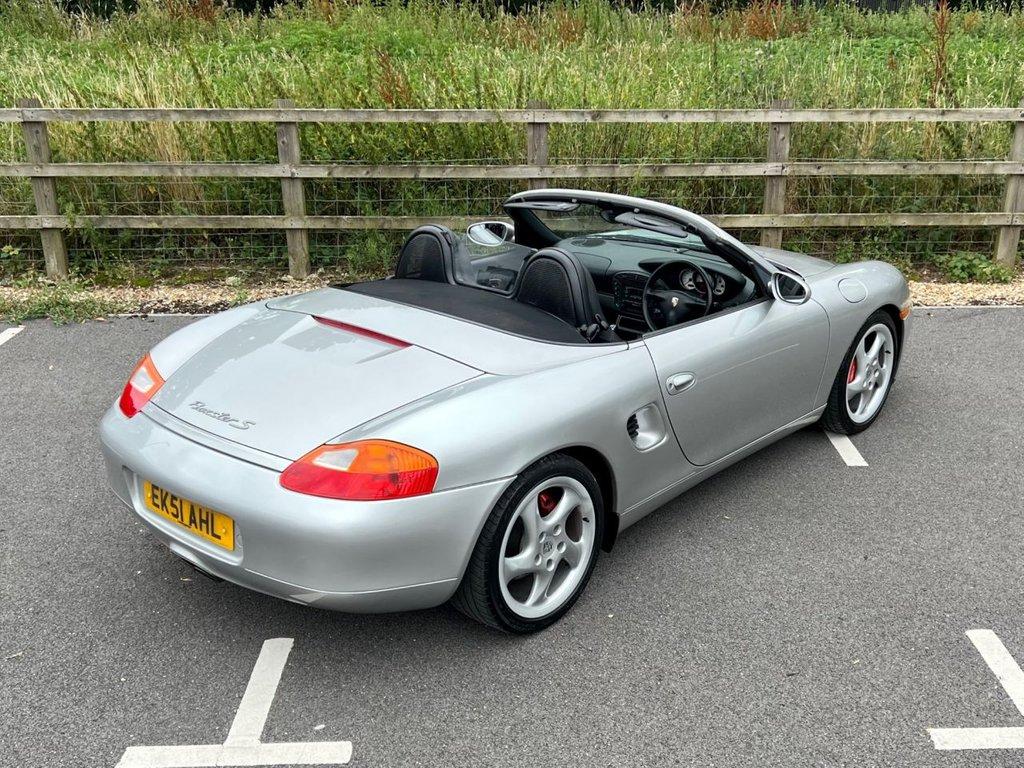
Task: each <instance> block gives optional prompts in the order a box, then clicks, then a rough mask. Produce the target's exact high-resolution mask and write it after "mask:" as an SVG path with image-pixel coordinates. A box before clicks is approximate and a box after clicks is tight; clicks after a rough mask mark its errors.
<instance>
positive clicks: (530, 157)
mask: <svg viewBox="0 0 1024 768" xmlns="http://www.w3.org/2000/svg"><path fill="white" fill-rule="evenodd" d="M526 107H527V109H547V108H548V103H547V102H546V101H537V100H535V99H531V100H530V101H529V102H527V104H526ZM526 162H527V164H529V165H547V164H548V124H547V123H527V124H526ZM529 183H530V189H543V188H544V187H546V186H548V181H547V179H543V178H536V179H530V182H529Z"/></svg>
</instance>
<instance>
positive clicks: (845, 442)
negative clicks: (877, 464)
mask: <svg viewBox="0 0 1024 768" xmlns="http://www.w3.org/2000/svg"><path fill="white" fill-rule="evenodd" d="M825 434H826V435H828V439H829V442H831V443H832V447H834V448H835V449H836V451H837V452H838V453H839V456H840V458H841V459H842V460H843V461H845V462H846V466H848V467H866V466H867V465H868V463H867V462H866V461H864V457H863V456H861V455H860V451H858V450H857V446H855V445H854V444H853V442H852V441H851V440H850V438H848V437H847V436H846V435H837V434H836V433H835V432H826V433H825Z"/></svg>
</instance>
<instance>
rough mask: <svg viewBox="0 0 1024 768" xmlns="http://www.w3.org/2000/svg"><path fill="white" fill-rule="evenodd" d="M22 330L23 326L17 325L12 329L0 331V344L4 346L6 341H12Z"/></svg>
mask: <svg viewBox="0 0 1024 768" xmlns="http://www.w3.org/2000/svg"><path fill="white" fill-rule="evenodd" d="M24 330H25V326H24V325H19V326H16V327H14V328H5V329H4V330H2V331H0V344H6V343H7V342H8V341H10V340H11V339H13V338H14V337H15V336H17V335H18V334H19V333H21V332H22V331H24Z"/></svg>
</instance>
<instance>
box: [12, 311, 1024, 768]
mask: <svg viewBox="0 0 1024 768" xmlns="http://www.w3.org/2000/svg"><path fill="white" fill-rule="evenodd" d="M188 322H190V318H175V317H164V318H151V319H146V320H143V319H119V320H113V321H110V322H102V323H101V322H91V323H86V324H84V325H72V326H64V327H56V326H54V325H53V324H52V323H50V322H48V321H38V322H32V323H28V324H27V325H26V327H25V328H24V330H23V331H22V332H20V333H18V334H17V335H13V336H11V335H10V334H8V338H7V339H6V342H5V343H3V344H2V345H0V765H2V766H5V767H6V766H11V767H18V768H20V767H21V766H46V767H47V768H49V767H51V766H74V767H75V768H80V767H81V766H96V767H98V768H113V766H114V765H115V764H116V763H117V762H118V760H119V759H121V756H122V754H123V753H124V751H125V749H126V748H127V747H130V746H137V745H202V744H222V743H223V742H224V740H225V738H226V736H227V734H228V729H229V727H230V726H231V724H232V720H233V718H234V717H235V713H236V709H237V708H238V707H239V702H240V700H241V699H242V694H243V691H244V690H245V688H246V684H247V681H248V680H249V676H250V673H251V672H252V671H253V665H254V663H255V662H256V659H257V656H258V655H259V654H260V650H261V647H262V645H263V643H264V641H265V640H267V639H270V638H294V646H293V649H292V651H291V655H290V657H288V660H287V664H286V666H285V668H284V671H283V675H282V676H281V680H280V685H279V687H278V688H277V691H276V695H273V693H271V696H272V706H270V710H269V717H268V719H267V722H266V727H265V730H264V731H263V740H264V741H265V742H307V741H314V742H316V741H341V740H344V741H350V742H351V743H352V762H351V764H352V765H355V766H404V765H424V766H426V765H430V766H438V765H445V766H456V765H457V766H463V765H467V766H468V765H473V766H477V765H502V766H504V765H509V766H511V765H516V766H533V765H537V766H542V765H543V766H552V765H561V766H604V765H616V766H618V765H629V766H632V765H686V766H702V767H703V766H904V765H906V766H911V765H912V766H1020V765H1022V764H1024V742H1022V744H1021V747H1020V748H1018V749H1012V748H1009V749H1001V750H993V749H983V750H974V749H968V750H957V751H939V750H937V749H936V748H935V744H934V743H933V741H932V738H931V737H930V736H929V732H928V729H930V728H982V727H984V728H991V727H1006V728H1017V727H1021V726H1024V714H1022V712H1024V709H1022V710H1021V711H1018V708H1017V706H1015V701H1016V703H1017V704H1018V705H1019V706H1021V707H1024V695H1021V694H1022V692H1024V688H1021V687H1020V684H1021V681H1020V680H1018V679H1016V678H1015V677H1014V674H1013V671H1012V669H1010V671H1009V672H1007V673H1006V674H1005V675H1004V678H1005V680H1006V681H1005V683H1004V685H1001V684H1000V682H999V679H997V677H996V675H995V674H993V672H992V671H991V670H990V669H989V667H988V666H987V665H986V661H985V659H983V657H982V656H981V655H980V653H979V651H978V650H977V649H976V648H975V646H974V644H972V640H971V639H969V638H968V637H967V636H966V635H965V632H967V631H969V630H975V629H985V630H991V631H992V632H994V633H995V635H996V636H998V638H999V639H1000V640H1001V641H1002V643H1003V644H1004V645H1005V648H1006V649H1007V651H1008V652H1009V653H1010V654H1012V655H1013V656H1014V657H1015V658H1016V659H1017V662H1018V663H1020V662H1024V619H1022V608H1024V601H1022V597H1021V594H1022V589H1024V558H1022V557H1021V551H1022V523H1024V509H1022V506H1024V505H1022V501H1021V499H1022V496H1024V470H1022V467H1021V459H1022V457H1024V408H1022V406H1021V389H1020V384H1019V382H1020V374H1021V366H1022V363H1024V308H1022V309H937V310H926V309H918V310H915V327H914V330H913V338H912V342H911V347H910V349H909V351H908V354H907V356H906V358H905V360H904V364H903V368H902V369H901V371H900V375H899V378H898V380H897V383H896V386H895V389H894V390H893V393H892V395H891V397H890V400H889V403H888V405H887V407H886V410H885V412H884V413H883V415H882V417H881V418H880V420H879V421H878V422H877V423H876V424H875V425H874V426H873V427H872V428H871V429H870V430H868V431H867V432H866V433H864V434H862V435H858V436H856V437H855V438H854V439H853V443H854V445H855V446H856V449H857V450H858V451H859V453H860V455H861V456H862V457H863V459H864V461H865V462H866V463H867V466H863V467H851V466H848V465H847V464H846V463H845V462H844V461H843V460H842V459H841V458H840V455H839V453H838V452H837V451H836V449H835V448H834V447H833V446H832V445H831V444H830V442H829V440H828V439H827V438H826V436H825V435H824V434H823V433H821V432H819V431H816V430H813V429H809V430H805V431H802V432H799V433H797V434H796V435H793V436H791V437H789V438H787V439H785V440H784V441H782V442H780V443H778V444H776V445H775V446H773V447H770V448H768V449H766V450H764V451H762V452H761V453H759V454H757V455H755V456H753V457H751V458H749V459H747V460H745V461H743V462H741V463H740V464H738V465H736V466H734V467H732V468H731V469H729V470H727V471H725V472H724V473H722V474H720V475H718V476H717V477H715V478H713V479H712V480H710V481H708V482H705V483H704V484H702V485H700V486H698V487H697V488H695V489H693V490H692V491H690V492H689V493H687V494H686V495H684V496H683V497H681V498H679V499H677V500H676V501H674V502H672V503H671V504H669V505H667V506H666V507H664V508H663V509H661V510H659V511H658V512H656V513H655V514H654V515H652V516H650V517H649V518H647V519H646V520H644V521H643V522H641V523H640V524H638V525H637V526H635V527H634V528H631V529H630V530H628V531H627V532H625V533H624V534H623V536H622V537H621V538H620V540H619V542H618V544H617V546H616V549H615V550H614V552H612V553H611V554H610V555H605V556H603V557H602V559H601V561H600V562H599V564H598V567H597V570H596V573H595V575H594V578H593V580H592V581H591V584H590V586H589V588H588V589H587V591H586V593H585V594H584V596H583V597H582V599H581V600H580V602H579V603H578V604H577V606H576V608H575V609H574V610H573V611H572V612H571V613H570V614H569V615H568V616H567V617H566V618H565V619H564V620H563V621H562V622H561V623H559V624H558V625H556V626H555V627H553V628H552V629H550V630H548V631H546V632H544V633H542V634H540V635H539V636H534V637H529V638H512V637H507V636H503V635H499V634H495V633H493V632H490V631H487V630H485V629H483V628H482V627H480V626H477V625H476V624H474V623H472V622H470V621H468V620H465V619H463V618H462V617H461V616H460V615H459V614H458V613H456V612H455V611H454V610H453V609H451V608H448V607H444V608H440V609H436V610H432V611H424V612H419V613H411V614H401V615H385V616H349V615H341V614H331V613H325V612H321V611H317V610H313V609H309V608H303V607H300V606H297V605H292V604H289V603H285V602H282V601H279V600H275V599H273V598H269V597H264V596H262V595H258V594H254V593H251V592H248V591H245V590H243V589H240V588H237V587H234V586H231V585H228V584H218V583H214V582H211V581H209V580H206V579H204V578H202V577H200V576H198V575H196V574H195V573H193V572H192V571H191V570H189V569H188V567H187V566H186V565H185V564H184V563H183V562H181V561H179V560H177V559H175V558H174V557H172V556H171V555H170V554H169V553H168V552H167V551H166V550H165V549H164V548H163V547H161V546H158V545H157V544H156V543H155V541H154V540H153V539H152V538H151V537H150V536H149V535H148V534H146V533H143V532H142V530H141V526H140V525H139V524H138V523H137V522H136V521H135V520H134V519H133V516H132V515H131V514H130V513H129V512H128V511H127V510H126V509H124V508H123V507H122V506H121V505H120V503H119V502H118V501H117V500H116V499H115V498H114V497H113V496H112V495H111V494H110V493H109V492H108V490H107V488H106V485H105V482H106V481H105V476H104V472H103V469H102V464H101V458H100V453H99V449H98V443H97V436H96V428H97V423H98V421H99V419H100V416H101V415H102V413H103V411H104V410H105V409H106V407H107V406H108V405H109V404H110V402H112V400H113V399H114V397H115V396H116V394H117V393H118V392H119V391H120V387H121V386H122V384H123V380H124V377H125V376H126V375H127V373H128V372H129V370H130V369H131V367H132V365H133V364H134V363H135V362H136V360H137V359H138V358H139V357H140V356H141V355H142V353H143V352H144V351H145V350H146V349H148V348H149V347H150V346H152V345H153V344H154V343H155V342H156V341H158V340H159V339H161V338H162V337H164V336H165V335H167V334H168V333H170V332H171V331H173V330H175V329H177V328H180V327H182V326H183V325H185V324H187V323H188ZM3 329H4V327H3V326H0V332H2V331H3ZM1011 666H1012V665H1011ZM1004 671H1005V670H1004ZM1015 686H1017V687H1015ZM1014 693H1016V694H1017V697H1016V699H1015V698H1014ZM1011 735H1012V734H1011Z"/></svg>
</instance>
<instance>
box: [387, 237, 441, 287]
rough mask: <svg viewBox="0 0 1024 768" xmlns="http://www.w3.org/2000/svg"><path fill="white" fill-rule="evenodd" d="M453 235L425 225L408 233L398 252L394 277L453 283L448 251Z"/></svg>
mask: <svg viewBox="0 0 1024 768" xmlns="http://www.w3.org/2000/svg"><path fill="white" fill-rule="evenodd" d="M455 242H456V241H455V234H454V233H453V232H452V231H451V230H450V229H448V228H447V227H442V226H439V225H437V224H427V225H425V226H422V227H419V228H418V229H415V230H413V231H412V233H411V234H410V235H409V238H408V239H407V240H406V241H405V245H403V246H402V250H401V251H399V253H398V264H396V265H395V277H402V278H406V279H411V280H430V281H432V282H435V283H451V284H452V285H454V284H455V264H454V262H455V259H454V256H453V255H452V249H453V248H454V245H455Z"/></svg>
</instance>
